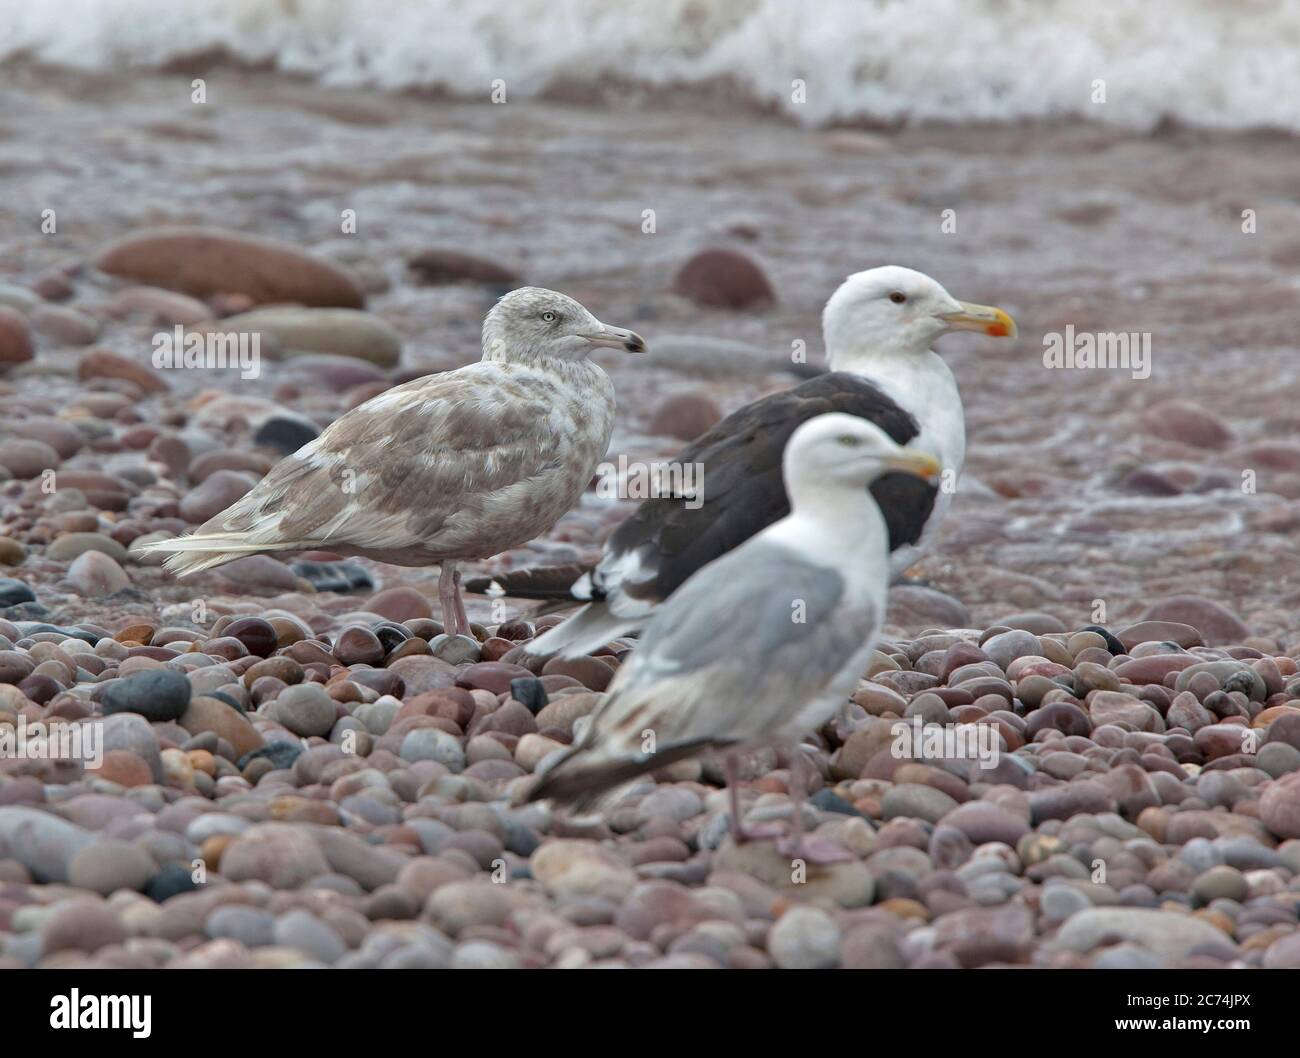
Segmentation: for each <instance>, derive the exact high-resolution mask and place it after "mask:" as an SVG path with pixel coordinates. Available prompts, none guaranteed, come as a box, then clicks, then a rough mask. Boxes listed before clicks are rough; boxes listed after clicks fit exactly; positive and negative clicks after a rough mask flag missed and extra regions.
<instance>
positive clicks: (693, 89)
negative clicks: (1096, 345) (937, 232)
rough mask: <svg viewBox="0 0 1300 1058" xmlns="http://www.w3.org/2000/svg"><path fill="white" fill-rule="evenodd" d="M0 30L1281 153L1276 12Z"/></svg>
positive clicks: (1060, 5)
mask: <svg viewBox="0 0 1300 1058" xmlns="http://www.w3.org/2000/svg"><path fill="white" fill-rule="evenodd" d="M0 19H3V21H4V23H5V24H6V30H7V32H6V34H5V35H4V37H3V38H2V39H0V61H3V60H8V59H26V60H28V61H34V62H37V63H41V64H44V65H48V66H51V67H55V68H62V69H69V70H81V71H102V72H114V73H126V72H130V71H142V70H150V69H153V70H162V71H166V72H176V71H182V70H183V71H191V70H194V69H196V68H199V67H202V66H205V65H212V64H213V63H233V64H235V65H238V66H243V67H246V68H250V69H261V70H274V71H276V72H280V73H284V74H289V75H294V76H298V77H301V78H304V79H309V80H312V81H314V82H316V83H318V84H319V85H321V86H322V87H326V88H374V89H379V90H383V91H412V92H421V93H438V94H443V95H446V96H448V97H450V98H454V99H470V100H473V99H483V98H485V97H486V96H487V94H488V92H489V91H491V90H492V89H493V88H494V87H500V86H503V87H504V90H505V92H506V93H507V94H508V95H509V96H513V97H514V98H516V99H518V98H525V97H528V98H532V97H540V98H543V99H549V100H551V101H560V102H574V101H579V100H581V101H595V102H609V101H611V100H622V101H623V102H627V101H634V102H637V103H639V104H641V105H648V104H653V103H654V101H655V100H657V99H661V98H663V97H665V96H666V97H667V98H668V99H669V100H672V99H677V100H683V99H686V100H691V99H696V100H703V101H705V102H706V103H707V102H712V103H714V104H717V103H719V102H721V103H724V104H725V105H726V106H728V107H729V108H732V109H734V108H735V107H736V105H737V104H740V105H743V106H747V107H748V108H749V109H751V110H753V111H756V112H766V113H769V114H776V115H780V116H782V117H784V118H786V119H788V120H790V121H793V122H795V123H798V124H803V125H808V126H814V127H823V126H834V125H861V126H870V127H885V128H894V127H899V126H903V125H913V124H917V123H924V122H930V121H939V122H1018V121H1037V120H1070V119H1083V120H1087V121H1092V122H1097V123H1099V124H1104V125H1111V126H1115V127H1118V128H1127V129H1132V130H1137V131H1145V132H1149V131H1152V130H1155V129H1157V128H1160V127H1162V126H1164V125H1169V124H1173V125H1178V126H1186V127H1202V128H1215V129H1249V128H1271V129H1277V130H1286V131H1289V132H1291V133H1296V132H1300V107H1297V106H1296V99H1297V96H1298V95H1300V4H1297V3H1296V2H1295V0H1102V2H1098V3H1089V4H1080V3H1071V2H1068V0H906V2H904V0H821V2H819V3H817V4H804V3H799V2H796V0H625V2H623V3H616V4H611V3H607V2H605V0H507V2H504V3H490V4H489V3H481V2H474V0H62V2H60V3H58V4H54V3H29V2H25V0H0ZM800 81H802V82H803V84H804V91H802V92H800V91H799V89H798V82H800Z"/></svg>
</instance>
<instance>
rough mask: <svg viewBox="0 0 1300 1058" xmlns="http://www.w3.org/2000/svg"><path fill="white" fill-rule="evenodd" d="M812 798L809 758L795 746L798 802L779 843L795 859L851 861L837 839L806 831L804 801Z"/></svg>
mask: <svg viewBox="0 0 1300 1058" xmlns="http://www.w3.org/2000/svg"><path fill="white" fill-rule="evenodd" d="M807 797H808V758H807V757H806V756H804V752H803V748H802V747H800V746H795V747H794V751H793V752H792V753H791V755H790V800H791V801H793V802H794V816H793V817H792V818H791V820H790V834H789V836H788V837H786V838H784V839H783V840H782V841H781V843H780V844H779V845H778V846H777V847H778V848H779V849H780V850H781V852H782V853H783V854H785V855H787V856H790V857H791V858H792V859H799V860H807V861H808V862H809V863H840V862H842V861H844V860H851V859H853V857H852V856H851V855H849V852H848V850H847V849H844V848H842V847H841V846H840V845H837V844H836V843H835V842H833V841H829V840H827V839H825V838H819V837H816V836H813V837H808V836H806V835H805V834H804V832H803V803H804V801H805V800H807Z"/></svg>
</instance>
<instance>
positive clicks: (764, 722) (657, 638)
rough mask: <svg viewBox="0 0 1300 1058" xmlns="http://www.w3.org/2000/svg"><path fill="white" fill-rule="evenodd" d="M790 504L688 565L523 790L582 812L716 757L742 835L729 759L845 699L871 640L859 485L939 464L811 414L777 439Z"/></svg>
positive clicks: (880, 581) (879, 561) (870, 559)
mask: <svg viewBox="0 0 1300 1058" xmlns="http://www.w3.org/2000/svg"><path fill="white" fill-rule="evenodd" d="M783 463H784V476H785V482H786V487H787V489H788V491H789V494H790V499H791V504H792V510H791V512H790V514H788V515H786V517H784V518H782V519H781V520H780V521H778V522H776V523H775V524H773V525H770V526H768V527H767V528H766V529H764V530H763V531H762V532H761V533H759V534H758V535H757V536H754V537H751V538H750V539H749V540H747V541H745V543H743V544H741V545H740V546H739V547H737V548H736V549H735V550H733V551H730V552H728V553H727V554H726V555H724V556H723V557H722V558H720V559H718V560H717V561H716V562H714V563H712V564H711V565H708V566H705V567H704V568H703V569H702V570H700V571H699V572H697V573H695V574H694V575H693V576H691V577H690V578H689V579H688V580H687V581H686V583H685V584H683V585H682V587H681V588H680V589H678V590H677V591H676V592H675V593H674V594H673V595H672V597H671V598H669V599H668V601H667V602H665V603H664V604H663V605H662V606H661V607H659V609H658V610H657V612H656V613H655V615H654V617H653V618H652V619H651V621H650V623H649V624H648V625H647V626H646V629H645V632H644V634H643V635H642V638H641V641H640V643H639V644H638V645H637V647H636V649H635V650H634V651H633V653H632V655H631V657H630V658H629V659H628V660H627V661H625V662H624V663H623V665H622V666H621V667H620V668H619V671H618V675H617V676H616V677H615V679H614V682H613V683H612V684H611V685H610V689H609V696H608V698H607V699H606V700H605V701H604V703H603V704H602V705H601V706H600V708H599V709H598V710H597V711H596V713H595V714H594V715H593V716H592V719H591V721H590V723H589V724H588V725H587V727H586V728H585V730H584V731H583V732H582V734H581V735H580V736H579V738H578V740H577V741H576V742H575V743H574V745H573V746H572V747H571V748H570V749H569V750H567V751H564V752H563V754H562V755H557V756H555V757H552V758H550V760H548V761H547V762H546V763H545V764H544V765H543V769H542V774H541V776H540V778H539V780H538V781H537V783H536V785H535V787H534V788H532V789H531V790H530V791H529V794H528V796H529V797H530V799H533V800H538V799H543V798H550V799H551V800H552V801H554V802H556V803H557V804H558V805H560V806H568V807H570V808H572V809H573V810H575V811H579V812H581V811H587V810H590V809H591V808H593V807H596V806H598V805H599V804H600V803H601V801H602V795H604V794H605V792H606V791H608V790H610V789H611V788H614V787H618V786H620V785H622V784H624V783H626V782H628V781H629V780H631V779H633V778H635V777H636V776H638V775H640V774H642V773H644V772H647V771H651V770H653V769H656V768H660V767H663V766H664V765H666V764H668V763H671V762H672V761H675V760H680V759H682V758H684V757H688V756H693V755H696V754H699V753H702V752H705V751H706V750H710V749H716V750H719V751H721V752H722V753H723V754H724V760H725V762H726V764H727V779H728V786H729V787H730V794H731V804H732V812H731V823H732V828H733V834H734V836H735V838H736V840H738V841H739V840H744V838H745V837H746V836H747V835H746V834H744V833H743V831H742V828H741V825H740V812H739V800H738V795H737V791H736V783H735V773H736V756H737V754H739V753H741V752H744V751H745V750H749V749H753V748H755V747H758V746H761V745H764V744H771V743H786V744H790V743H793V742H795V741H796V740H799V739H801V738H802V737H803V736H804V735H806V734H808V733H809V732H811V731H814V730H816V729H817V728H818V727H820V726H821V724H823V723H824V722H825V721H826V720H827V719H829V718H830V717H831V715H832V714H833V713H834V712H835V711H836V710H837V709H838V708H840V707H841V706H842V705H843V704H844V702H845V701H846V700H847V698H848V696H849V694H850V693H851V692H852V690H853V688H854V687H855V686H856V684H857V681H858V679H859V678H860V677H861V676H862V673H863V672H865V671H866V668H867V662H868V660H869V658H870V656H871V651H872V649H873V647H874V645H875V640H876V635H877V633H878V631H879V629H880V625H881V622H882V620H883V617H884V611H885V598H886V591H887V589H888V584H889V536H888V533H887V530H886V526H885V520H884V517H883V516H882V515H881V512H880V508H879V506H878V505H877V501H876V499H875V498H874V497H873V496H872V494H871V492H870V491H869V490H868V487H867V486H868V485H869V484H870V483H871V482H872V481H873V480H875V479H876V478H878V477H879V476H880V475H882V474H885V473H888V472H891V471H894V472H903V473H907V474H912V475H917V476H920V477H922V478H925V479H930V478H933V477H934V476H935V475H937V474H938V473H939V470H940V467H939V463H938V461H937V460H936V459H935V458H934V457H933V456H931V455H928V454H927V453H924V452H919V451H916V450H915V449H910V448H903V447H901V446H900V445H898V444H896V443H895V442H894V441H892V440H891V439H890V438H889V437H888V435H887V434H885V433H884V431H882V430H881V429H880V428H879V427H877V426H875V425H874V424H873V423H870V422H867V421H866V420H864V419H860V418H857V417H856V416H852V415H845V414H842V413H833V414H829V415H820V416H818V417H816V418H814V419H811V420H809V421H808V422H806V423H804V424H803V425H802V426H800V427H799V428H798V429H797V430H796V431H795V432H794V435H793V437H791V439H790V443H789V444H788V445H787V446H786V450H785V454H784V460H783ZM794 759H795V764H793V765H792V767H791V783H790V787H791V790H790V792H791V796H792V797H793V798H794V799H795V802H796V804H795V812H794V828H795V829H794V833H793V837H792V841H793V844H792V846H791V852H792V854H794V855H800V856H805V857H806V858H813V859H816V858H820V856H819V855H818V850H816V849H814V848H809V847H808V846H806V845H805V844H804V842H803V841H802V829H801V827H802V825H801V816H800V813H801V803H800V802H801V800H802V796H803V781H802V762H803V755H802V752H800V751H798V750H796V752H795V754H794Z"/></svg>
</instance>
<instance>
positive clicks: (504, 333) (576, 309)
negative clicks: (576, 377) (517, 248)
mask: <svg viewBox="0 0 1300 1058" xmlns="http://www.w3.org/2000/svg"><path fill="white" fill-rule="evenodd" d="M597 346H608V347H610V348H613V349H625V350H627V351H628V352H629V353H643V352H645V342H644V341H643V340H642V339H641V336H640V335H639V334H637V333H636V332H635V331H629V330H627V329H625V328H623V327H611V326H609V325H608V324H605V323H601V322H600V320H598V319H596V317H595V316H593V315H592V314H591V313H590V312H588V311H587V310H586V309H585V308H583V307H582V305H580V304H579V303H578V302H576V301H574V300H573V298H571V297H569V296H567V295H565V294H561V293H559V292H558V291H555V290H547V289H545V288H544V287H520V288H519V289H518V290H512V291H511V292H510V293H509V294H507V295H505V297H503V298H501V300H500V301H498V302H497V303H496V304H495V305H493V306H492V310H491V311H490V312H489V313H488V314H487V317H486V318H485V319H484V320H483V359H484V360H537V359H545V358H551V359H557V360H580V359H582V358H583V357H585V356H586V355H587V354H588V353H590V352H591V350H592V349H594V348H595V347H597Z"/></svg>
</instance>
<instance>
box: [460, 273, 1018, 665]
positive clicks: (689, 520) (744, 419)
mask: <svg viewBox="0 0 1300 1058" xmlns="http://www.w3.org/2000/svg"><path fill="white" fill-rule="evenodd" d="M822 329H823V334H824V337H825V343H826V352H827V356H828V360H829V366H830V368H831V370H830V373H828V374H825V375H821V376H819V377H817V378H814V379H810V380H809V381H807V382H804V383H802V384H801V385H798V386H795V387H794V388H792V389H789V390H786V391H784V392H782V393H776V394H772V395H771V396H767V397H763V398H762V399H760V400H757V401H754V402H753V403H751V404H748V405H746V406H745V407H743V408H741V409H740V410H738V411H736V412H734V413H732V414H731V415H728V416H727V417H726V418H725V419H723V420H722V421H721V422H719V423H718V424H717V425H715V426H714V427H713V428H712V429H711V430H709V431H708V432H707V433H705V434H703V435H702V436H701V437H700V438H698V439H697V440H696V441H694V442H693V443H692V444H690V445H689V446H687V447H686V448H685V449H684V450H683V451H682V452H680V453H679V454H678V455H677V456H676V457H675V458H676V462H678V463H681V464H685V465H695V466H698V467H700V468H702V474H701V478H702V488H701V492H702V497H699V496H692V497H657V498H653V499H648V500H646V501H644V502H643V503H642V504H641V505H640V506H639V507H638V508H637V510H636V511H635V512H634V513H633V514H632V515H631V517H629V518H628V519H627V520H626V521H625V522H623V523H622V524H621V525H620V526H619V527H618V528H617V529H616V530H615V531H614V533H613V535H612V536H611V537H610V538H609V540H608V542H607V543H606V545H605V550H604V555H603V557H602V558H601V560H600V562H599V563H598V564H597V565H596V567H595V568H594V569H587V570H584V569H582V568H581V567H575V566H568V567H559V568H556V569H552V570H547V569H537V570H520V571H517V572H514V573H507V574H504V575H502V576H498V577H497V578H495V581H496V583H497V584H498V585H499V586H500V587H501V588H502V589H503V590H504V591H505V593H506V594H508V595H513V596H515V597H517V598H538V599H550V600H573V601H574V602H578V603H585V604H586V605H585V606H584V607H583V608H582V610H580V611H579V612H578V613H577V614H575V615H574V616H573V617H572V618H570V619H569V620H568V621H566V622H565V623H564V624H561V625H559V626H557V627H555V628H553V629H551V630H550V631H549V632H547V633H546V634H545V635H543V636H541V637H539V638H538V639H537V640H535V641H534V642H533V643H532V644H530V646H529V650H530V651H531V652H534V653H536V654H539V655H545V654H551V653H557V652H558V653H561V654H564V655H570V656H571V655H576V654H583V653H587V652H589V651H592V650H595V649H597V648H598V647H600V646H602V645H603V644H605V643H608V642H609V641H610V640H612V639H615V638H617V637H618V636H620V635H624V634H626V633H628V632H631V631H634V630H635V629H637V628H639V627H640V626H641V625H642V624H643V623H644V622H645V621H646V619H647V618H648V617H649V615H650V614H651V613H653V612H654V609H655V607H656V606H658V605H659V604H660V603H661V602H662V601H663V600H664V599H666V598H667V597H668V596H669V595H670V594H671V593H672V592H673V591H675V590H676V589H677V587H678V586H679V585H680V584H682V582H683V581H685V580H686V579H687V577H689V576H690V575H691V574H692V573H693V572H695V570H697V569H699V568H700V567H701V566H703V565H705V564H706V563H708V562H712V561H713V560H714V559H716V558H717V557H718V556H719V555H722V554H725V553H726V552H727V551H729V550H730V549H731V548H733V547H735V546H737V545H738V544H740V543H741V542H742V541H744V540H746V539H748V538H749V537H750V536H751V535H752V534H753V533H756V532H758V531H759V530H760V529H762V528H763V527H764V526H766V525H770V524H771V523H772V522H774V521H776V520H777V519H778V518H781V517H782V516H784V515H785V513H786V512H787V511H788V510H789V505H788V502H787V499H786V494H785V489H784V487H783V486H782V483H781V470H780V468H781V451H782V449H783V448H784V446H785V443H786V441H787V440H789V438H790V436H791V434H792V433H793V432H794V430H795V429H796V427H798V426H799V425H800V424H801V423H803V422H806V421H807V420H808V419H810V418H812V417H813V416H816V415H822V414H825V413H827V412H846V413H849V414H852V415H857V416H860V417H862V418H864V419H867V420H869V421H871V422H874V423H875V424H876V425H878V426H879V427H880V428H881V429H883V430H884V431H885V432H886V433H887V434H889V436H890V437H892V438H893V439H894V440H895V441H897V442H898V443H899V444H902V445H909V446H915V447H917V448H919V449H921V450H922V451H926V452H931V453H933V454H934V455H935V456H937V457H938V459H939V460H940V462H941V463H942V465H943V467H944V469H945V471H946V472H947V478H948V481H947V483H946V484H947V485H948V486H955V484H956V479H957V475H958V474H960V472H961V468H962V464H963V462H964V460H965V454H966V426H965V414H964V412H963V409H962V403H961V395H960V394H959V393H958V391H957V384H956V381H955V380H954V378H953V375H952V372H951V371H950V370H949V368H948V365H947V364H945V363H944V362H943V360H942V359H941V358H940V357H939V356H938V354H936V353H935V352H934V351H933V350H932V349H931V346H932V345H933V344H934V342H935V340H936V339H937V338H939V337H940V336H942V335H944V334H947V333H949V332H951V331H958V330H964V331H978V332H980V333H983V334H988V335H993V336H1014V335H1015V333H1016V325H1015V322H1014V321H1013V320H1012V319H1011V317H1010V316H1008V315H1007V314H1006V313H1005V312H1003V311H1002V310H1001V309H997V308H992V307H990V306H987V305H977V304H972V303H970V302H964V301H957V300H956V299H955V298H953V297H952V295H950V294H949V293H948V292H947V291H946V290H945V289H944V288H943V287H942V286H940V285H939V283H937V282H935V280H933V279H931V278H930V277H929V276H927V275H923V274H922V273H920V272H915V271H912V270H911V269H907V268H899V267H897V266H893V265H890V266H885V267H883V268H873V269H871V270H869V271H865V272H858V273H856V274H854V275H851V276H849V277H848V279H846V280H845V281H844V282H843V283H842V284H841V285H840V287H839V289H838V290H836V291H835V293H834V294H833V295H832V296H831V299H830V300H829V301H828V302H827V303H826V309H825V312H824V313H823V317H822ZM872 492H873V493H874V494H875V496H876V499H877V500H878V502H879V504H880V508H881V510H882V511H883V512H884V516H885V522H886V525H887V526H888V529H889V544H890V549H891V552H892V555H891V566H892V569H893V572H894V573H900V572H901V571H902V570H904V569H906V568H907V567H908V566H909V565H911V564H912V562H914V561H915V559H916V557H917V556H918V555H919V554H920V552H921V550H922V548H923V547H924V546H925V545H926V543H927V542H928V541H929V540H930V539H931V538H932V536H933V532H934V527H935V525H936V524H937V522H938V521H939V519H940V518H941V517H942V516H943V514H944V512H945V511H946V510H947V508H948V505H949V503H950V502H951V498H952V497H951V487H945V488H942V489H941V488H938V487H936V486H934V485H931V484H927V483H925V482H921V481H918V480H917V479H916V478H915V477H909V476H907V475H899V474H890V475H885V476H884V477H882V478H880V479H879V480H878V481H876V482H875V484H874V485H873V486H872ZM701 498H702V502H701ZM490 582H491V579H490V578H484V579H482V580H481V581H479V582H475V583H472V584H470V585H469V588H470V590H471V591H481V590H484V588H485V587H487V586H488V584H489V583H490Z"/></svg>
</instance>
